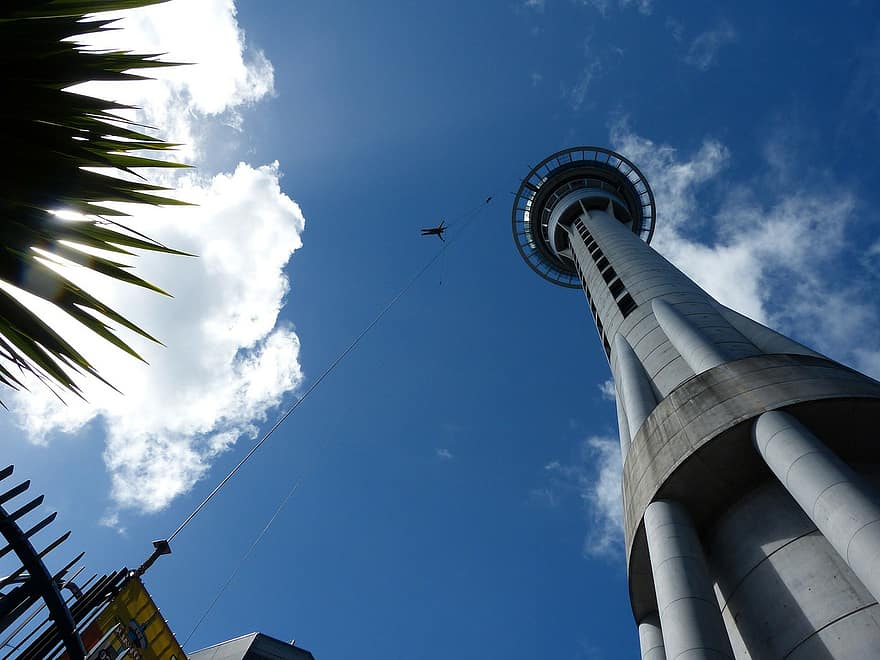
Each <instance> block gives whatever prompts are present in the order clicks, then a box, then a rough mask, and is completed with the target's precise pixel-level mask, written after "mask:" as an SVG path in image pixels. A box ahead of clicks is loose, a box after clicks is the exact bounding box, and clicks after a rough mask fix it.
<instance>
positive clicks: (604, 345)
mask: <svg viewBox="0 0 880 660" xmlns="http://www.w3.org/2000/svg"><path fill="white" fill-rule="evenodd" d="M602 348H604V349H605V356H606V357H607V358H608V359H609V360H610V359H611V345H610V344H609V343H608V337H606V336H605V335H604V334H603V335H602Z"/></svg>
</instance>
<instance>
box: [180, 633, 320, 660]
mask: <svg viewBox="0 0 880 660" xmlns="http://www.w3.org/2000/svg"><path fill="white" fill-rule="evenodd" d="M186 657H187V658H189V660H315V656H313V655H312V654H311V653H309V652H308V651H306V650H305V649H301V648H299V647H298V646H295V645H294V644H293V642H290V643H287V642H282V641H281V640H280V639H275V638H274V637H269V636H268V635H264V634H262V633H258V632H252V633H249V634H247V635H242V636H241V637H236V638H234V639H230V640H227V641H225V642H220V643H219V644H214V645H213V646H209V647H207V648H204V649H200V650H198V651H193V652H192V653H187V654H186Z"/></svg>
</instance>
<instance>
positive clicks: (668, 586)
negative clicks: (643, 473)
mask: <svg viewBox="0 0 880 660" xmlns="http://www.w3.org/2000/svg"><path fill="white" fill-rule="evenodd" d="M645 535H646V537H647V539H648V553H649V554H650V558H651V571H652V573H653V576H654V589H655V590H656V592H657V609H658V611H659V614H660V623H661V625H662V628H663V641H664V644H665V649H666V657H668V658H669V660H685V659H687V660H697V659H700V660H709V659H711V660H718V659H720V658H728V659H730V660H732V658H733V651H732V650H731V647H730V640H729V639H728V637H727V630H726V629H725V627H724V621H723V620H722V618H721V611H720V610H719V608H718V600H717V599H716V598H715V592H714V590H713V588H712V581H711V580H710V579H709V571H708V570H707V568H706V560H705V558H704V557H703V549H702V547H701V546H700V540H699V538H698V537H697V532H696V530H695V529H694V525H693V522H692V521H691V517H690V515H688V513H687V511H685V510H684V508H683V507H682V506H681V505H680V504H678V503H676V502H673V501H671V500H657V501H655V502H652V503H651V504H650V505H649V506H648V508H647V509H646V510H645Z"/></svg>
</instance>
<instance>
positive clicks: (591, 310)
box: [590, 300, 596, 318]
mask: <svg viewBox="0 0 880 660" xmlns="http://www.w3.org/2000/svg"><path fill="white" fill-rule="evenodd" d="M590 313H591V314H592V315H593V318H596V303H594V302H593V301H592V300H590Z"/></svg>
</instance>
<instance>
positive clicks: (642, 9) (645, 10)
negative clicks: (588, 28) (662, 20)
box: [580, 0, 654, 16]
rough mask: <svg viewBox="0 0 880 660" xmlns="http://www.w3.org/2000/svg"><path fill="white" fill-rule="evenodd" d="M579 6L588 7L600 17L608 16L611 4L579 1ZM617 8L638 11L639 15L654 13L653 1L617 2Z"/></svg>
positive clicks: (604, 1)
mask: <svg viewBox="0 0 880 660" xmlns="http://www.w3.org/2000/svg"><path fill="white" fill-rule="evenodd" d="M580 1H581V4H583V5H589V6H591V7H593V9H595V10H596V11H598V12H599V13H600V14H602V16H608V12H609V9H610V7H611V2H610V1H609V0H580ZM617 6H618V7H619V8H620V9H628V8H630V7H633V8H635V9H636V10H638V12H639V13H640V14H643V15H645V16H649V15H650V14H651V13H653V11H654V2H653V0H617Z"/></svg>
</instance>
